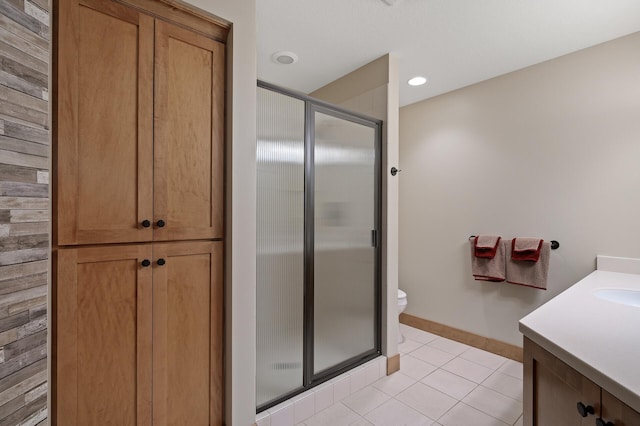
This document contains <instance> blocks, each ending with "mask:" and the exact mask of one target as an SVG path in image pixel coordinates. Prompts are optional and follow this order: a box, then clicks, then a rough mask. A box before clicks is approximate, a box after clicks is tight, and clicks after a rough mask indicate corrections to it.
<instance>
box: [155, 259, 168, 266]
mask: <svg viewBox="0 0 640 426" xmlns="http://www.w3.org/2000/svg"><path fill="white" fill-rule="evenodd" d="M156 263H157V264H158V265H160V266H162V265H164V264H165V263H167V261H166V260H164V259H162V258H160V259H158V260H157V262H156Z"/></svg>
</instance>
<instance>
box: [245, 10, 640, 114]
mask: <svg viewBox="0 0 640 426" xmlns="http://www.w3.org/2000/svg"><path fill="white" fill-rule="evenodd" d="M387 3H392V4H393V6H389V5H387ZM256 6H257V35H258V52H257V55H258V78H259V79H260V80H263V81H267V82H270V83H274V84H277V85H280V86H283V87H287V88H290V89H294V90H298V91H301V92H304V93H310V92H312V91H313V90H315V89H318V88H320V87H322V86H324V85H325V84H327V83H330V82H331V81H333V80H335V79H337V78H339V77H341V76H343V75H345V74H348V73H349V72H351V71H353V70H354V69H356V68H358V67H360V66H362V65H365V64H367V63H369V62H371V61H372V60H374V59H377V58H378V57H380V56H382V55H385V54H387V53H391V54H393V55H395V56H396V57H397V58H398V63H399V79H400V82H399V83H400V84H399V86H400V105H401V106H404V105H408V104H411V103H414V102H417V101H420V100H423V99H427V98H430V97H433V96H436V95H439V94H442V93H445V92H449V91H451V90H455V89H458V88H461V87H464V86H468V85H470V84H473V83H477V82H479V81H483V80H486V79H489V78H492V77H496V76H498V75H501V74H505V73H508V72H511V71H515V70H518V69H521V68H524V67H527V66H530V65H533V64H537V63H540V62H543V61H546V60H549V59H552V58H556V57H558V56H562V55H565V54H567V53H570V52H574V51H576V50H580V49H583V48H586V47H589V46H593V45H595V44H599V43H602V42H605V41H608V40H612V39H614V38H618V37H621V36H624V35H627V34H631V33H634V32H636V31H640V1H639V0H395V1H393V0H387V2H386V3H385V2H383V1H382V0H257V1H256ZM282 50H284V51H291V52H294V53H295V54H296V55H297V56H298V58H299V60H298V61H297V62H295V63H293V64H290V65H282V64H278V63H276V62H274V61H273V60H272V58H271V56H272V55H273V54H274V53H275V52H277V51H282ZM639 54H640V52H639ZM416 75H422V76H424V77H427V78H428V82H427V84H426V85H424V86H419V87H411V86H409V85H407V80H408V79H409V78H411V77H414V76H416Z"/></svg>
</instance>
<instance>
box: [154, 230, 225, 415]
mask: <svg viewBox="0 0 640 426" xmlns="http://www.w3.org/2000/svg"><path fill="white" fill-rule="evenodd" d="M221 245H222V243H220V242H185V243H166V244H162V243H161V244H155V245H154V259H155V261H156V262H157V260H158V259H160V258H161V259H164V260H165V261H166V264H165V265H163V266H157V263H156V265H154V321H155V322H154V331H153V333H154V425H162V426H165V425H171V426H178V425H183V424H189V425H194V426H206V425H216V424H222V416H223V412H222V393H223V387H222V386H223V384H222V297H221V295H222V268H221V265H222V248H221Z"/></svg>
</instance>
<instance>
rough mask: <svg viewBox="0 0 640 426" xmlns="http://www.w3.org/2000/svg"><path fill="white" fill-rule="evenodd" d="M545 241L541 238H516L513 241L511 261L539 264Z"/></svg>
mask: <svg viewBox="0 0 640 426" xmlns="http://www.w3.org/2000/svg"><path fill="white" fill-rule="evenodd" d="M542 243H543V240H541V239H539V238H514V239H513V240H511V260H527V261H530V262H537V261H538V259H540V250H541V249H542Z"/></svg>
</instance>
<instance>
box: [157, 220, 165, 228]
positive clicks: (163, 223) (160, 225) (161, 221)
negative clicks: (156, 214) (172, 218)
mask: <svg viewBox="0 0 640 426" xmlns="http://www.w3.org/2000/svg"><path fill="white" fill-rule="evenodd" d="M156 225H157V226H158V228H164V226H165V225H166V222H165V221H164V220H162V219H160V220H159V221H157V222H156Z"/></svg>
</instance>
